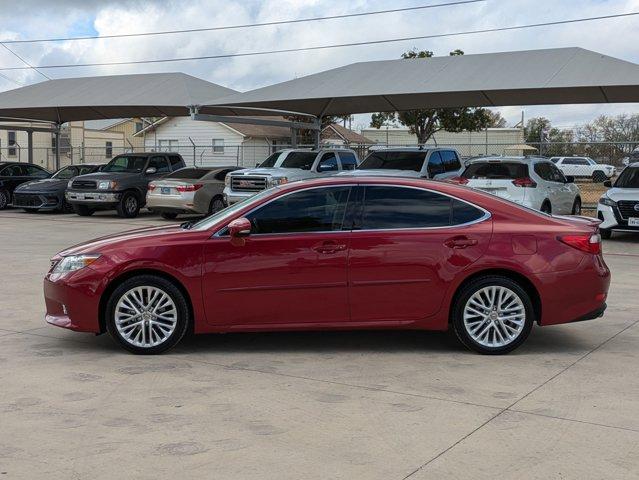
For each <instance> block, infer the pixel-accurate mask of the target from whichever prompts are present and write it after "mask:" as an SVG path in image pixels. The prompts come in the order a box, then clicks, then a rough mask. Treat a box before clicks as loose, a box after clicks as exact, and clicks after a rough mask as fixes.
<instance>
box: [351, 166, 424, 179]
mask: <svg viewBox="0 0 639 480" xmlns="http://www.w3.org/2000/svg"><path fill="white" fill-rule="evenodd" d="M338 175H342V176H344V175H351V176H355V177H410V178H421V176H422V174H421V172H416V171H415V170H393V169H373V168H371V169H370V170H365V169H361V170H349V171H347V172H341V173H339V174H338Z"/></svg>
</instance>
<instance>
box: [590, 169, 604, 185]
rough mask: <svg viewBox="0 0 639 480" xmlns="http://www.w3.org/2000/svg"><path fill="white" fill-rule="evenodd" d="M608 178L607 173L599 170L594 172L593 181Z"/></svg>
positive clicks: (602, 180) (598, 181) (596, 181)
mask: <svg viewBox="0 0 639 480" xmlns="http://www.w3.org/2000/svg"><path fill="white" fill-rule="evenodd" d="M607 178H608V177H606V174H605V173H604V172H602V171H601V170H597V171H596V172H594V173H593V174H592V181H593V182H595V183H601V182H605V181H606V179H607Z"/></svg>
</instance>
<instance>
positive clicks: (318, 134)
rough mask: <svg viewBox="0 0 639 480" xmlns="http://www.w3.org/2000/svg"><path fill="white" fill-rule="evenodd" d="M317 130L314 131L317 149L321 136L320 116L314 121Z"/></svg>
mask: <svg viewBox="0 0 639 480" xmlns="http://www.w3.org/2000/svg"><path fill="white" fill-rule="evenodd" d="M315 124H316V126H317V129H316V130H315V148H319V146H320V137H321V135H322V116H321V115H320V116H319V117H317V120H316V121H315Z"/></svg>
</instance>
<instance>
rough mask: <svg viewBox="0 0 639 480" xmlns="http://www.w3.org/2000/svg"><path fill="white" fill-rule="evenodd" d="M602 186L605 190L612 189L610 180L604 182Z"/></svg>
mask: <svg viewBox="0 0 639 480" xmlns="http://www.w3.org/2000/svg"><path fill="white" fill-rule="evenodd" d="M603 185H604V187H606V188H612V182H611V181H610V180H606V181H605V182H604V183H603Z"/></svg>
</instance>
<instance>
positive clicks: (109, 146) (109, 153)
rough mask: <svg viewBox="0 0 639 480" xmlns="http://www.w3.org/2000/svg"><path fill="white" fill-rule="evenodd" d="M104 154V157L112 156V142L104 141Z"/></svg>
mask: <svg viewBox="0 0 639 480" xmlns="http://www.w3.org/2000/svg"><path fill="white" fill-rule="evenodd" d="M104 156H105V157H106V158H111V157H113V142H106V152H105V155H104Z"/></svg>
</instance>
